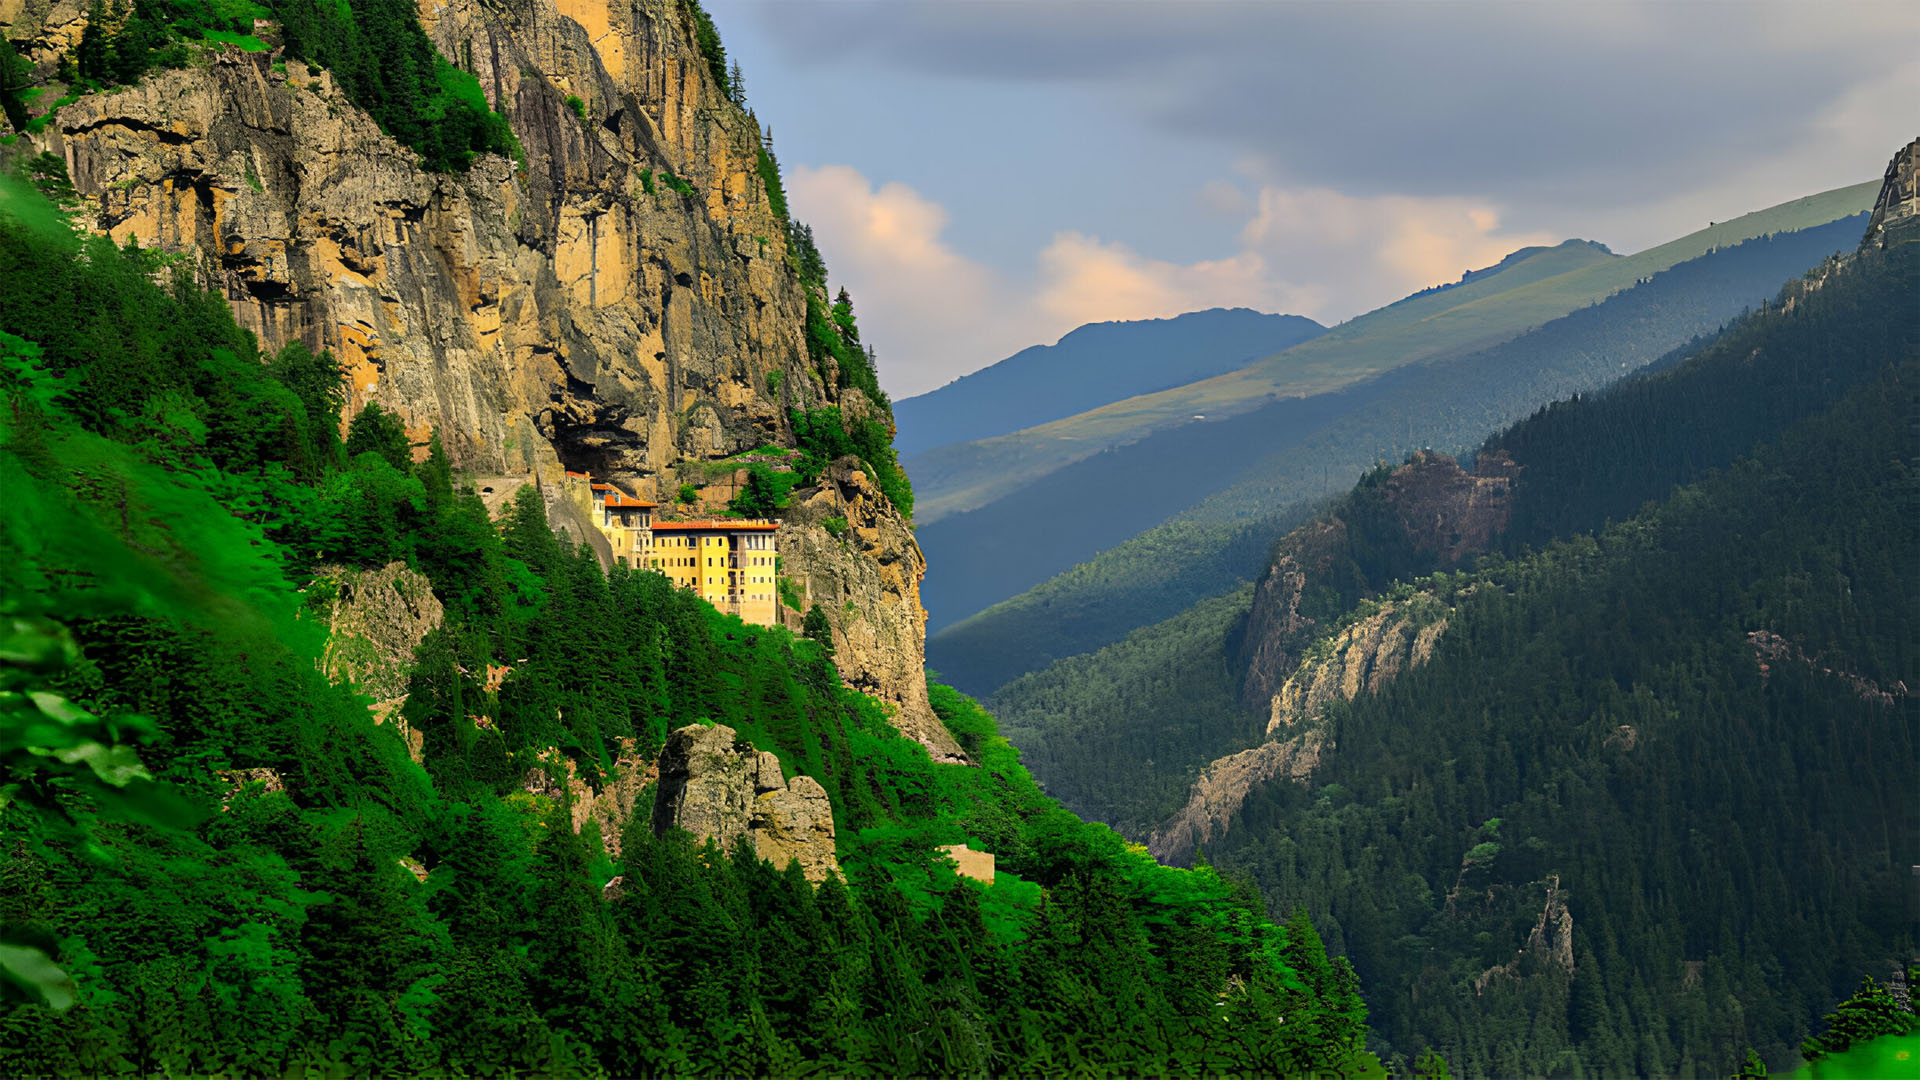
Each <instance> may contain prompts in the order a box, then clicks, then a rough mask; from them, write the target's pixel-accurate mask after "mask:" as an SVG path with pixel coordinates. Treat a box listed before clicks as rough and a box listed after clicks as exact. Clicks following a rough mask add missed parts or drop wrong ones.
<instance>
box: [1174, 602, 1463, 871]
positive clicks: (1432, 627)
mask: <svg viewBox="0 0 1920 1080" xmlns="http://www.w3.org/2000/svg"><path fill="white" fill-rule="evenodd" d="M1449 614H1450V610H1449V609H1448V608H1447V606H1446V605H1445V604H1443V603H1441V602H1440V601H1439V600H1438V599H1436V598H1435V597H1433V596H1431V595H1429V594H1427V593H1416V594H1414V595H1413V596H1412V597H1411V598H1409V599H1406V600H1400V601H1394V602H1390V603H1382V604H1378V605H1376V606H1374V607H1373V608H1372V610H1365V611H1363V612H1362V613H1361V614H1360V615H1359V616H1358V617H1356V618H1355V619H1354V620H1353V621H1352V622H1351V623H1350V624H1349V625H1347V626H1346V627H1344V628H1342V629H1341V630H1340V631H1339V632H1337V633H1335V634H1333V635H1332V636H1331V637H1330V638H1328V639H1326V640H1324V641H1321V642H1318V643H1316V644H1315V645H1313V646H1312V647H1311V648H1310V649H1309V650H1308V651H1307V653H1306V656H1305V657H1304V658H1303V659H1302V660H1301V662H1300V664H1299V666H1298V667H1297V668H1295V669H1294V671H1293V673H1292V674H1291V675H1289V676H1288V677H1287V680H1286V681H1285V682H1284V683H1282V684H1281V686H1280V688H1279V690H1278V691H1277V692H1276V693H1274V695H1273V697H1272V699H1271V701H1270V703H1269V712H1268V719H1267V732H1266V736H1267V740H1268V741H1267V742H1264V743H1262V744H1261V745H1259V746H1256V747H1254V748H1252V749H1250V750H1242V751H1240V752H1239V753H1237V754H1229V755H1227V756H1226V757H1223V758H1219V759H1217V760H1215V761H1214V762H1212V763H1211V764H1209V765H1207V766H1206V767H1205V768H1204V769H1202V770H1201V771H1200V775H1199V777H1198V778H1196V779H1195V780H1194V783H1193V788H1192V790H1191V791H1190V792H1189V793H1188V796H1187V802H1186V805H1185V806H1183V807H1181V808H1180V811H1179V812H1178V813H1176V814H1174V816H1173V817H1171V818H1169V819H1167V821H1166V822H1165V823H1163V824H1162V825H1161V826H1160V827H1159V828H1157V829H1155V830H1154V831H1153V835H1152V836H1151V837H1149V839H1148V841H1147V850H1148V851H1150V852H1152V853H1153V857H1154V858H1156V859H1158V860H1160V861H1161V862H1163V863H1166V864H1167V865H1170V866H1184V865H1187V864H1188V863H1191V862H1192V861H1193V853H1194V851H1195V850H1196V849H1198V848H1199V847H1201V846H1203V845H1205V844H1207V843H1209V842H1211V841H1212V840H1214V839H1216V838H1218V837H1220V836H1222V835H1224V834H1225V833H1226V831H1227V829H1228V827H1229V826H1230V825H1231V823H1232V821H1233V816H1234V815H1235V814H1237V813H1239V812H1240V807H1241V806H1242V805H1244V804H1245V802H1246V800H1247V796H1248V795H1250V794H1251V793H1252V792H1253V789H1254V788H1256V787H1258V786H1260V785H1261V784H1265V783H1269V782H1271V781H1273V780H1275V779H1279V778H1284V779H1287V780H1290V781H1293V782H1295V783H1301V782H1304V781H1306V779H1307V778H1308V777H1309V776H1311V775H1312V774H1313V770H1314V769H1315V768H1316V767H1317V766H1318V765H1319V764H1320V755H1321V754H1322V752H1324V751H1325V750H1326V749H1327V745H1328V737H1327V733H1326V729H1325V727H1324V725H1322V724H1320V722H1319V721H1320V719H1321V718H1322V716H1323V715H1324V714H1325V712H1326V708H1327V706H1328V705H1330V704H1332V703H1333V702H1335V701H1352V700H1353V699H1354V698H1355V697H1358V696H1359V695H1360V694H1362V693H1368V694H1371V693H1377V692H1379V690H1380V688H1381V687H1382V686H1384V685H1386V684H1387V683H1388V682H1389V681H1391V680H1392V679H1394V678H1395V677H1397V676H1398V675H1400V674H1401V673H1402V672H1405V671H1411V670H1412V669H1414V668H1417V667H1419V666H1420V665H1422V664H1424V663H1426V662H1427V659H1428V658H1429V657H1430V656H1432V655H1433V647H1434V644H1435V643H1436V642H1437V641H1439V639H1440V637H1441V635H1442V634H1444V633H1445V632H1446V629H1447V620H1448V616H1449Z"/></svg>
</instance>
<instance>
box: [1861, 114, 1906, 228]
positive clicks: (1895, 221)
mask: <svg viewBox="0 0 1920 1080" xmlns="http://www.w3.org/2000/svg"><path fill="white" fill-rule="evenodd" d="M1916 230H1920V139H1915V140H1913V141H1912V142H1910V143H1908V144H1907V145H1905V146H1903V147H1901V148H1900V150H1899V152H1897V153H1895V154H1894V155H1893V160H1892V161H1889V162H1887V175H1886V177H1885V179H1883V180H1882V181H1881V182H1880V197H1879V198H1878V199H1876V200H1875V201H1874V204H1873V216H1872V217H1870V218H1868V219H1867V235H1866V238H1865V239H1864V240H1863V241H1862V243H1863V244H1871V243H1881V242H1884V241H1885V240H1886V239H1887V238H1888V237H1889V236H1890V235H1891V236H1896V237H1910V236H1912V235H1913V234H1914V232H1915V231H1916Z"/></svg>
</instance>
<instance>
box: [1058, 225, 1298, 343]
mask: <svg viewBox="0 0 1920 1080" xmlns="http://www.w3.org/2000/svg"><path fill="white" fill-rule="evenodd" d="M1037 261H1038V275H1037V276H1038V280H1039V288H1038V289H1037V290H1036V291H1035V294H1034V303H1035V304H1036V305H1037V306H1038V307H1039V309H1040V310H1041V311H1043V312H1045V313H1046V314H1047V315H1050V316H1052V317H1053V319H1054V321H1055V322H1056V323H1058V324H1061V325H1064V326H1066V327H1067V328H1068V329H1071V328H1073V327H1076V326H1080V325H1083V324H1085V323H1090V322H1112V321H1116V320H1124V319H1165V318H1171V317H1173V316H1175V315H1179V314H1183V313H1185V312H1188V311H1198V310H1201V309H1204V308H1212V307H1253V308H1264V309H1267V310H1273V308H1274V307H1275V300H1276V295H1277V294H1279V293H1283V292H1286V291H1287V290H1286V289H1284V288H1282V287H1277V286H1276V283H1275V282H1274V281H1273V276H1272V273H1271V271H1270V270H1269V268H1268V266H1267V263H1266V260H1265V259H1263V258H1261V257H1260V256H1259V255H1257V254H1255V253H1253V252H1250V251H1242V252H1239V253H1237V254H1235V255H1233V256H1231V257H1228V258H1225V259H1215V260H1208V261H1202V262H1193V263H1185V264H1181V263H1172V262H1166V261H1164V260H1160V259H1150V258H1146V257H1144V256H1142V255H1140V254H1139V253H1137V252H1134V251H1132V250H1130V249H1128V248H1127V247H1126V246H1124V245H1122V244H1117V243H1103V242H1102V241H1100V240H1098V239H1096V238H1094V237H1091V236H1083V235H1081V234H1080V233H1074V232H1063V233H1059V234H1057V235H1056V236H1054V238H1053V242H1052V243H1050V244H1048V245H1047V247H1046V248H1045V249H1044V250H1042V251H1041V252H1040V254H1039V257H1038V260H1037ZM1280 306H1282V307H1286V306H1290V305H1287V304H1281V305H1280Z"/></svg>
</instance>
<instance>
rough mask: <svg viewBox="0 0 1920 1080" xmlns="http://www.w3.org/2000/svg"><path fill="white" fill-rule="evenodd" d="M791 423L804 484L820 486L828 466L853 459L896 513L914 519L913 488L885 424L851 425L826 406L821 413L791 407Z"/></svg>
mask: <svg viewBox="0 0 1920 1080" xmlns="http://www.w3.org/2000/svg"><path fill="white" fill-rule="evenodd" d="M787 422H788V424H789V425H790V426H792V428H793V437H794V442H795V444H796V445H797V446H798V448H799V450H800V457H799V459H798V461H797V462H796V463H795V466H794V472H795V474H796V475H797V476H798V477H799V481H798V482H799V483H800V484H803V485H811V484H814V483H816V482H818V480H819V479H820V475H821V473H823V472H825V471H826V467H827V466H828V465H830V464H832V463H833V462H835V461H837V460H839V459H840V458H843V457H846V456H848V455H853V456H855V457H858V458H859V459H860V463H861V465H862V466H863V467H864V468H865V469H866V472H867V474H868V475H869V476H871V477H872V478H873V482H874V484H875V486H877V487H879V489H880V493H881V494H883V495H885V496H886V497H887V499H888V501H890V502H892V503H893V506H894V509H896V510H898V511H900V514H901V516H902V517H907V518H911V517H912V516H913V484H912V482H911V481H909V480H908V479H907V474H906V471H905V470H903V469H901V468H900V461H899V459H898V458H897V457H896V456H895V455H894V452H893V436H892V433H891V432H890V431H889V430H888V428H887V425H886V424H885V423H884V422H883V421H880V420H877V419H874V418H873V417H867V418H864V419H862V420H858V421H855V422H853V423H852V424H851V425H850V424H849V423H848V421H847V419H846V417H845V416H844V415H843V414H842V413H841V411H840V407H839V406H838V405H826V406H822V407H821V408H818V409H797V408H791V407H790V408H788V409H787Z"/></svg>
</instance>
